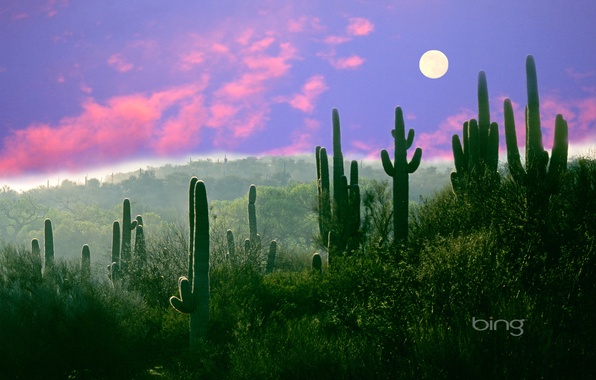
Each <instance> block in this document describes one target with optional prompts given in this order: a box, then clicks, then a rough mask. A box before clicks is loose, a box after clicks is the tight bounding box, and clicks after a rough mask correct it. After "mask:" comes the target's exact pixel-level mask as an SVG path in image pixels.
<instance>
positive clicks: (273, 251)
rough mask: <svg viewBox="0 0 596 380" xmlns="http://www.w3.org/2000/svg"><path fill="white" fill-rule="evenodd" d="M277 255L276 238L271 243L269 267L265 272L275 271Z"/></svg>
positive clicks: (268, 259)
mask: <svg viewBox="0 0 596 380" xmlns="http://www.w3.org/2000/svg"><path fill="white" fill-rule="evenodd" d="M276 255H277V242H276V241H275V240H272V241H271V244H269V255H268V256H267V268H266V270H265V273H267V274H268V273H271V272H273V269H274V268H275V256H276Z"/></svg>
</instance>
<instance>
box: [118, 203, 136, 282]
mask: <svg viewBox="0 0 596 380" xmlns="http://www.w3.org/2000/svg"><path fill="white" fill-rule="evenodd" d="M130 215H131V214H130V200H129V199H128V198H125V199H124V201H123V202H122V235H121V240H122V248H121V250H120V268H121V269H122V270H125V269H126V267H127V266H128V264H129V262H130V257H131V250H132V245H131V241H132V231H133V230H134V229H135V228H136V227H137V221H136V220H132V221H131V216H130Z"/></svg>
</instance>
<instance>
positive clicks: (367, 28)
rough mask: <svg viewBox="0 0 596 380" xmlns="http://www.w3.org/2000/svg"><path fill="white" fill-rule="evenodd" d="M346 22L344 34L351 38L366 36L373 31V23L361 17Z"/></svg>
mask: <svg viewBox="0 0 596 380" xmlns="http://www.w3.org/2000/svg"><path fill="white" fill-rule="evenodd" d="M348 21H349V24H348V27H347V28H346V32H347V33H348V34H349V35H352V36H366V35H367V34H370V33H371V32H372V31H373V29H374V25H373V23H372V22H370V20H367V19H365V18H362V17H352V18H350V19H349V20H348Z"/></svg>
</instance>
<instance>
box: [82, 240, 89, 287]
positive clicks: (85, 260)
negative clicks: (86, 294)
mask: <svg viewBox="0 0 596 380" xmlns="http://www.w3.org/2000/svg"><path fill="white" fill-rule="evenodd" d="M81 278H82V279H84V280H89V279H90V278H91V251H90V250H89V246H88V245H87V244H85V245H83V250H82V251H81Z"/></svg>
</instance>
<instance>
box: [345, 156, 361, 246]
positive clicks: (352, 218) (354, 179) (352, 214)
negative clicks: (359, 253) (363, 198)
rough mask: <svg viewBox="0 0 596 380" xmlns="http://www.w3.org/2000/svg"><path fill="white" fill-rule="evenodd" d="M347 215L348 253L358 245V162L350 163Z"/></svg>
mask: <svg viewBox="0 0 596 380" xmlns="http://www.w3.org/2000/svg"><path fill="white" fill-rule="evenodd" d="M348 204H349V207H348V208H349V214H348V215H347V218H346V225H345V230H346V239H347V243H348V251H350V252H351V251H355V250H357V249H358V245H359V244H360V186H359V185H358V161H356V160H352V162H351V163H350V185H349V195H348Z"/></svg>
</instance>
